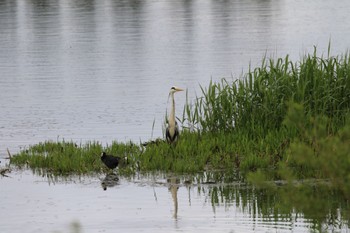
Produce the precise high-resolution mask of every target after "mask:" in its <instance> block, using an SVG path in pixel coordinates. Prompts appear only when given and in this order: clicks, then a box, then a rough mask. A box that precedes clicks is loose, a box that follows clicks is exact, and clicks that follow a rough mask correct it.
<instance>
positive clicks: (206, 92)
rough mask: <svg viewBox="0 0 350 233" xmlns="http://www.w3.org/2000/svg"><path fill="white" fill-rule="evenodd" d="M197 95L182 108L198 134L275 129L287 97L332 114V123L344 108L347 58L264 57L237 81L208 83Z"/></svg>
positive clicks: (349, 84)
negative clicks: (298, 59)
mask: <svg viewBox="0 0 350 233" xmlns="http://www.w3.org/2000/svg"><path fill="white" fill-rule="evenodd" d="M202 94H203V97H200V98H197V99H196V100H195V101H194V103H193V104H191V105H190V104H188V105H187V107H186V109H185V112H186V115H185V118H186V120H187V121H188V122H189V123H190V124H194V125H197V127H198V128H199V129H200V130H201V131H202V132H209V133H212V132H217V131H219V132H228V133H236V134H237V133H245V134H248V135H249V136H250V137H251V138H253V139H256V138H259V137H265V136H266V133H268V132H269V131H271V130H278V129H280V128H281V126H282V122H283V120H284V118H285V116H286V113H287V109H288V102H290V101H293V102H296V103H300V104H302V105H303V106H304V109H305V112H307V113H308V114H311V115H317V114H321V115H325V116H327V117H330V118H332V119H333V121H334V125H333V126H334V127H337V126H339V125H340V126H341V125H342V124H343V123H344V119H345V115H346V112H347V111H348V110H349V107H350V58H349V56H348V55H345V56H342V57H328V58H322V57H321V58H320V57H317V55H316V49H315V51H314V54H312V55H307V56H305V57H304V58H303V60H302V61H300V62H296V63H292V62H291V61H290V60H289V57H288V56H286V57H285V58H284V59H282V58H278V59H277V60H273V59H270V60H268V61H267V60H266V59H264V60H263V62H262V66H261V67H258V68H255V69H254V70H253V71H249V72H248V73H247V74H246V75H245V76H244V77H243V78H242V79H238V80H236V81H234V82H232V83H229V82H228V81H227V80H225V79H223V80H222V81H221V82H219V83H213V82H210V83H209V86H208V88H202Z"/></svg>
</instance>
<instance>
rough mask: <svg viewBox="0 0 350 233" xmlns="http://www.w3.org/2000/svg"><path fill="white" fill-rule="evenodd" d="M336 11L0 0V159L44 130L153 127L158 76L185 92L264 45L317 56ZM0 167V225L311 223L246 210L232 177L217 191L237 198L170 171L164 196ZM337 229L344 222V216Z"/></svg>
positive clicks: (271, 227)
mask: <svg viewBox="0 0 350 233" xmlns="http://www.w3.org/2000/svg"><path fill="white" fill-rule="evenodd" d="M349 12H350V2H349V1H347V0H338V1H326V0H310V1H301V0H232V1H226V0H224V1H217V0H215V1H214V0H177V1H174V0H142V1H141V0H140V1H138V0H133V1H131V0H130V1H126V0H124V1H123V0H121V1H113V0H101V1H97V0H96V1H94V0H77V1H71V0H45V1H44V0H0V109H1V111H0V159H1V158H4V157H6V156H7V152H6V149H7V148H8V149H9V150H10V151H11V152H12V153H15V152H18V151H19V149H20V148H23V147H27V146H28V145H30V144H35V143H38V142H40V141H44V140H57V138H59V139H62V138H64V139H66V140H74V141H76V142H78V143H79V142H83V141H88V140H98V141H100V142H101V143H109V142H111V141H112V140H118V141H126V140H133V141H136V142H138V141H140V140H142V141H143V140H149V139H151V137H153V138H155V137H161V136H162V125H163V119H164V116H165V112H166V109H167V106H168V102H167V98H168V91H169V89H170V87H171V86H173V85H177V86H179V87H183V88H186V89H187V90H188V96H189V99H192V98H195V96H196V95H200V92H199V85H203V86H206V85H207V84H208V83H209V81H210V80H211V79H213V80H219V79H220V78H223V77H226V78H229V79H232V80H234V79H236V78H238V77H240V75H241V74H242V72H246V71H247V70H248V67H249V64H251V65H252V66H253V67H255V66H259V65H260V63H261V59H262V57H263V56H264V55H265V54H266V55H267V56H269V57H279V56H285V55H286V54H290V57H291V58H292V59H293V60H297V59H299V58H300V57H301V56H302V55H303V54H304V53H306V52H312V51H313V46H314V45H315V46H317V47H318V52H319V54H320V55H321V54H327V47H328V42H329V41H330V40H331V41H332V54H336V55H338V54H341V53H344V52H346V51H347V50H348V49H349V47H350V45H349V39H348V38H350V23H349V22H350V14H349ZM185 99H186V93H179V94H178V95H177V96H176V102H177V115H178V116H180V115H181V112H182V106H183V104H184V103H185ZM153 122H155V125H154V129H153V130H152V125H153ZM0 161H1V160H0ZM4 163H5V160H4V159H3V160H2V163H1V164H0V165H1V166H4ZM10 176H11V177H10V178H0V187H1V189H0V202H1V205H0V232H39V231H43V232H53V231H63V232H67V231H68V230H69V224H70V223H71V222H74V221H77V222H79V224H81V226H82V230H83V231H84V232H115V229H116V228H121V229H122V230H127V231H128V232H135V231H143V230H144V231H146V232H147V231H152V232H156V231H159V232H171V231H185V232H199V231H200V232H203V231H204V232H213V231H214V229H215V232H220V231H222V232H251V231H256V232H280V231H287V232H305V231H308V230H309V229H311V228H310V226H312V223H311V222H312V219H313V218H312V217H311V218H308V217H305V218H304V215H303V211H298V210H295V212H294V215H293V214H292V215H288V217H287V218H286V217H285V215H282V214H279V213H277V214H276V216H277V217H276V218H272V217H267V216H269V215H267V214H265V215H262V214H260V212H259V211H258V209H259V208H255V207H258V206H261V205H264V203H266V200H265V199H264V198H262V199H258V198H257V197H258V196H259V195H258V193H255V192H254V191H251V192H248V191H246V190H247V189H246V188H241V187H240V186H239V185H234V184H233V185H232V184H231V186H230V187H231V191H232V192H233V193H235V192H236V194H235V195H233V196H232V195H231V197H238V196H239V195H241V194H242V193H241V192H243V194H242V195H243V196H244V195H246V194H247V193H250V194H249V195H248V194H247V195H248V196H247V198H246V199H242V198H232V199H230V198H228V199H227V198H225V197H220V198H221V199H220V198H219V200H221V201H220V202H218V201H217V202H215V201H214V202H213V195H212V193H213V190H214V191H215V188H213V187H211V186H210V185H195V186H191V187H187V186H186V185H185V184H184V181H183V180H180V182H179V184H177V183H176V184H177V185H175V188H176V190H177V192H176V198H175V194H174V191H172V190H173V189H174V188H171V187H170V186H169V184H168V182H167V181H166V179H165V178H160V181H156V182H149V180H150V179H149V178H142V179H136V180H135V179H133V180H129V179H126V178H120V180H119V181H118V183H117V185H115V186H114V187H107V190H106V191H103V189H102V188H101V179H103V177H98V176H96V177H84V178H80V179H75V180H74V179H73V181H68V182H65V181H58V182H54V183H52V182H51V183H50V182H49V183H48V180H47V178H45V177H44V178H42V177H40V176H33V175H32V174H31V172H29V171H23V172H19V171H18V172H16V171H13V172H12V173H11V174H10ZM157 179H159V178H157ZM151 180H152V179H151ZM224 187H227V186H224ZM177 188H178V189H177ZM235 190H236V191H235ZM237 192H238V194H237ZM214 193H215V192H214ZM239 193H241V194H239ZM214 197H215V196H214ZM271 198H272V199H273V197H271ZM175 199H177V203H178V204H177V205H178V207H176V205H175V202H174V200H175ZM214 200H216V199H215V198H214ZM213 203H214V204H213ZM244 203H250V204H251V205H245V204H244ZM269 204H270V203H269ZM176 208H177V209H178V211H177V212H176V211H175V209H176ZM271 208H272V207H271ZM291 208H292V209H293V208H294V207H293V206H292V207H291ZM265 209H268V207H266V208H265ZM272 209H273V208H272ZM337 210H338V211H341V208H339V209H337ZM289 212H290V211H289ZM292 212H293V211H292ZM130 216H133V217H132V218H130ZM338 217H339V216H338ZM338 217H336V218H335V219H336V220H338V219H339V218H338ZM271 219H272V220H271ZM340 222H341V221H340ZM330 226H332V224H330V225H328V224H325V225H324V229H332V227H330ZM337 229H338V230H336V231H345V232H348V228H347V227H346V225H345V226H344V227H340V228H337Z"/></svg>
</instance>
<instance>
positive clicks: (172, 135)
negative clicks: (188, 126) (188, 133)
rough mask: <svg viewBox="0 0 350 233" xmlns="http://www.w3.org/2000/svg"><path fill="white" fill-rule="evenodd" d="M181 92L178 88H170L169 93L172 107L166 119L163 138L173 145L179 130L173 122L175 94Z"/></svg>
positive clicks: (174, 121)
mask: <svg viewBox="0 0 350 233" xmlns="http://www.w3.org/2000/svg"><path fill="white" fill-rule="evenodd" d="M178 91H183V89H181V88H178V87H171V88H170V92H169V97H170V96H171V99H172V103H171V104H172V106H171V110H170V115H169V119H168V127H167V128H166V132H165V136H166V140H167V142H168V143H171V144H172V143H174V142H176V140H177V139H178V137H179V128H178V126H177V122H176V120H175V99H174V94H175V92H178Z"/></svg>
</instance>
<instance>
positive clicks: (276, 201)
mask: <svg viewBox="0 0 350 233" xmlns="http://www.w3.org/2000/svg"><path fill="white" fill-rule="evenodd" d="M8 176H9V177H7V178H1V177H0V183H1V187H2V189H1V192H0V198H1V199H0V200H1V205H0V223H1V224H0V231H1V232H14V233H15V232H18V233H23V232H33V233H34V232H71V228H72V225H75V226H79V229H80V231H78V232H310V231H315V232H317V231H318V230H323V231H324V232H330V231H333V232H349V228H348V227H347V225H346V224H344V223H343V220H342V219H341V217H342V215H341V214H340V213H341V212H342V211H343V209H341V208H339V207H338V208H337V207H336V206H337V205H339V204H338V202H336V200H337V199H336V198H335V197H334V196H333V204H332V206H333V207H334V208H333V209H330V210H329V213H326V219H325V220H324V223H322V221H318V218H316V217H317V216H319V215H318V214H319V213H318V212H317V211H315V212H313V213H312V214H311V216H312V218H310V212H309V213H308V216H307V217H306V216H304V214H303V213H301V212H299V211H298V210H296V209H293V208H290V209H289V208H286V207H285V206H284V205H283V197H282V198H281V197H280V194H275V193H276V190H275V191H274V192H271V193H268V192H265V191H262V190H256V189H254V188H253V187H250V186H247V185H246V184H245V183H242V182H240V181H239V180H233V181H232V180H231V182H230V183H222V182H221V181H216V182H213V181H214V180H213V179H208V175H206V174H202V175H201V177H200V178H198V177H197V178H193V177H191V176H187V177H186V176H181V177H176V176H171V175H161V174H155V175H147V176H142V175H137V176H134V177H128V178H125V177H118V175H115V174H110V175H107V176H106V175H102V174H101V175H96V176H91V177H89V176H84V177H68V178H57V177H56V178H55V177H47V176H45V175H44V176H39V175H34V176H33V174H32V173H31V172H30V171H16V170H13V171H12V172H11V173H10V174H8ZM106 177H107V178H106ZM106 180H108V181H106ZM103 184H107V188H105V189H106V190H104V187H105V186H103ZM3 187H5V188H3ZM330 195H334V192H331V194H330ZM315 196H317V195H315ZM311 198H312V197H311ZM327 202H328V201H327V199H325V200H322V201H321V203H319V204H322V205H327ZM303 205H305V207H306V208H305V209H307V205H308V204H307V203H305V204H303ZM332 212H336V213H338V215H336V216H332ZM322 217H324V216H322Z"/></svg>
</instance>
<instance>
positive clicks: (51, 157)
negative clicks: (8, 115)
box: [11, 141, 138, 175]
mask: <svg viewBox="0 0 350 233" xmlns="http://www.w3.org/2000/svg"><path fill="white" fill-rule="evenodd" d="M102 151H106V152H107V153H112V154H116V155H118V156H121V157H122V159H123V161H124V162H122V163H126V162H127V159H125V157H130V156H129V155H130V154H136V153H137V152H138V147H135V146H134V144H132V143H127V144H123V143H116V142H114V143H112V144H111V145H110V146H107V147H106V148H103V146H102V145H101V144H100V143H98V142H88V143H86V144H80V145H78V144H76V143H74V142H66V141H57V142H54V141H46V142H43V143H38V144H36V145H33V146H30V147H29V148H28V149H26V150H22V151H21V152H20V153H19V154H17V155H15V156H12V157H11V164H15V165H17V166H28V167H30V168H32V169H33V170H43V171H45V172H49V173H53V174H57V175H68V174H72V173H74V174H85V173H89V172H101V171H103V170H106V167H105V166H104V164H102V162H101V160H100V154H101V152H102ZM130 158H131V159H132V157H130Z"/></svg>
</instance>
